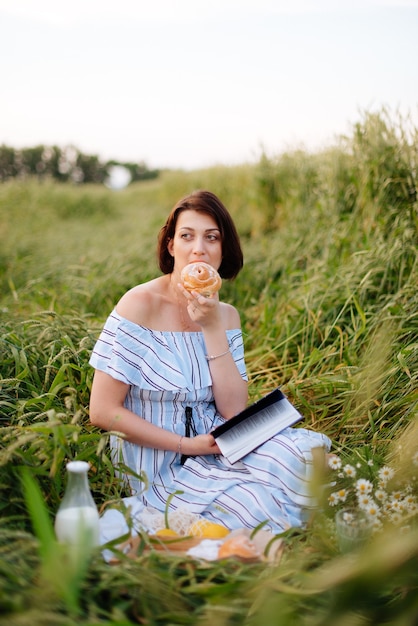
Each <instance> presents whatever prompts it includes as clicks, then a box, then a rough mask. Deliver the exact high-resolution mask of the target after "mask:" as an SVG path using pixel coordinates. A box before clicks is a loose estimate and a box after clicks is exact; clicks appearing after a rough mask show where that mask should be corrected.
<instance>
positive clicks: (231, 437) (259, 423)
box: [211, 388, 303, 463]
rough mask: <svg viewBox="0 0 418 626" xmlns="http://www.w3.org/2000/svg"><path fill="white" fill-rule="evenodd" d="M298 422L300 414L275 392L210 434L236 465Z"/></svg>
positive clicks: (278, 392)
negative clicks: (271, 438)
mask: <svg viewBox="0 0 418 626" xmlns="http://www.w3.org/2000/svg"><path fill="white" fill-rule="evenodd" d="M301 419H303V418H302V415H301V414H300V413H299V411H297V410H296V409H295V407H294V406H293V404H291V403H290V402H289V400H288V399H287V398H286V396H285V395H284V393H282V392H281V391H280V389H278V388H277V389H274V391H272V392H270V393H269V394H267V395H266V396H264V397H263V398H261V399H260V400H257V402H254V404H251V405H250V406H248V407H247V408H245V409H244V410H243V411H241V413H238V415H235V416H234V417H231V418H230V419H229V420H227V421H225V422H224V423H223V424H221V425H220V426H217V427H216V428H215V429H214V430H212V432H211V434H212V435H213V436H214V437H215V439H216V443H217V444H218V446H219V448H220V450H221V452H222V454H223V455H224V456H225V457H226V458H227V459H228V461H229V462H230V463H236V462H237V461H238V460H239V459H242V457H243V456H245V455H246V454H248V453H249V452H252V451H253V450H255V448H258V446H260V445H261V444H262V443H264V442H265V441H267V440H268V439H270V437H273V435H277V434H278V433H279V432H281V431H282V430H284V429H285V428H287V426H291V425H292V424H295V423H296V422H299V421H300V420H301Z"/></svg>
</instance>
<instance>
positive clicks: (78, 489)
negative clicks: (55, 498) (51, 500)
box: [55, 461, 99, 548]
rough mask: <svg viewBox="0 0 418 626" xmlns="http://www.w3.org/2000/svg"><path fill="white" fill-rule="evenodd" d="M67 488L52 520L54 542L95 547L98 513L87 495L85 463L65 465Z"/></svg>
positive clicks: (87, 464) (91, 497)
mask: <svg viewBox="0 0 418 626" xmlns="http://www.w3.org/2000/svg"><path fill="white" fill-rule="evenodd" d="M66 467H67V486H66V489H65V492H64V497H63V499H62V501H61V504H60V506H59V508H58V511H57V515H56V517H55V534H56V536H57V539H58V541H60V542H62V543H67V544H73V545H83V546H85V547H86V548H87V547H91V546H97V545H98V544H99V513H98V511H97V507H96V504H95V502H94V500H93V496H92V495H91V491H90V487H89V483H88V478H87V472H88V470H89V467H90V465H89V463H86V462H85V461H71V462H70V463H67V466H66Z"/></svg>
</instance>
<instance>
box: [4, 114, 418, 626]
mask: <svg viewBox="0 0 418 626" xmlns="http://www.w3.org/2000/svg"><path fill="white" fill-rule="evenodd" d="M417 146H418V142H417V132H416V129H415V128H413V127H411V125H410V123H409V120H405V119H401V118H399V117H397V116H391V115H389V114H388V112H387V111H382V112H381V113H379V114H365V115H364V117H363V119H362V120H361V121H360V122H358V123H357V124H355V125H354V126H353V129H352V134H351V136H348V137H343V138H341V140H340V142H339V143H337V144H336V145H335V146H333V147H331V148H328V149H326V150H324V151H322V152H318V153H315V154H309V153H307V152H303V151H295V152H289V153H286V154H282V155H277V156H269V155H266V154H263V155H261V157H260V160H259V162H258V163H257V164H256V165H242V166H240V167H230V168H227V167H216V168H211V169H208V170H202V171H194V172H182V171H179V172H164V173H163V174H162V175H161V177H160V179H159V180H153V181H147V182H143V183H136V184H134V185H131V186H129V187H128V188H126V189H125V190H122V191H118V192H112V191H111V190H108V189H105V188H101V187H95V186H84V187H83V188H82V189H81V188H78V187H72V186H69V185H58V184H53V183H48V182H44V183H42V184H39V183H37V182H35V181H33V182H25V183H22V182H19V181H15V182H8V183H5V184H3V185H2V186H0V355H1V356H0V359H1V360H0V425H1V431H0V515H1V518H2V524H1V529H0V572H1V576H0V614H1V613H3V614H4V620H5V621H3V618H2V617H0V624H1V623H5V624H6V623H7V624H21V625H22V626H23V624H29V623H30V624H36V623H41V622H42V623H43V624H54V625H55V624H73V623H85V624H98V623H112V624H127V623H149V624H180V623H181V624H202V625H203V624H209V623H213V621H214V620H215V619H216V621H217V623H218V624H221V625H222V624H224V625H225V626H226V625H228V626H229V625H231V626H232V625H233V624H248V625H249V626H251V625H252V624H256V623H262V622H263V621H264V622H265V623H269V624H275V623H280V624H282V623H289V624H290V623H298V624H307V625H308V624H312V625H313V624H324V625H325V624H332V623H337V622H338V623H345V624H367V623H370V624H374V623H385V620H386V621H387V622H388V623H391V624H396V626H404V625H407V624H413V623H414V621H413V620H414V619H415V618H416V616H417V614H418V607H417V603H416V600H414V597H416V595H417V594H416V591H417V584H418V581H417V578H416V567H415V569H414V566H413V563H414V559H416V556H417V555H416V545H417V541H416V540H417V537H416V529H415V530H413V532H412V534H411V535H407V537H406V538H401V537H400V536H397V535H395V536H393V535H391V536H389V537H387V538H386V540H385V541H381V542H377V543H376V544H375V543H374V542H373V543H372V545H371V546H370V552H369V553H368V554H367V555H364V557H363V556H362V555H359V557H358V558H357V559H355V561H354V563H353V562H352V560H351V561H350V560H349V559H343V558H342V557H338V555H337V551H336V546H335V540H334V538H333V535H332V532H331V533H330V532H329V527H326V529H325V531H324V528H323V526H322V522H321V521H320V520H319V519H318V520H316V521H315V520H314V521H313V523H312V525H311V526H310V527H309V528H308V529H307V530H306V531H303V532H296V533H289V534H288V535H286V536H285V538H284V539H285V542H286V546H287V547H286V550H285V558H284V560H283V561H282V563H281V565H280V567H279V568H277V570H276V569H275V568H268V569H266V568H265V567H263V566H261V567H260V566H258V565H256V566H243V565H242V564H237V563H220V564H219V563H216V564H213V565H211V566H207V565H205V566H204V567H202V566H200V565H199V564H196V563H192V562H190V561H188V560H184V559H172V558H171V559H167V558H164V557H163V556H161V555H155V554H151V555H149V554H147V553H143V554H140V555H139V556H138V558H137V559H136V560H135V561H131V560H129V559H126V558H123V557H122V563H121V564H120V565H119V566H117V567H110V566H108V565H107V564H105V563H103V561H102V559H101V557H100V554H97V555H96V556H95V557H94V558H93V559H92V561H91V562H90V565H89V567H88V569H83V567H84V566H83V567H81V566H80V567H81V569H80V572H79V574H80V575H79V576H78V577H77V575H76V574H77V572H75V573H74V578H73V579H72V580H73V583H71V581H70V582H69V585H70V586H71V585H72V586H73V587H74V588H73V589H72V591H73V592H74V594H75V595H74V594H73V595H71V590H70V592H69V594H70V595H68V596H65V594H64V595H63V593H62V590H61V591H59V589H58V592H57V590H55V592H52V591H51V593H49V592H47V591H45V590H43V593H42V594H41V593H40V585H41V586H42V582H41V581H42V580H44V579H43V578H42V576H41V575H40V573H41V572H45V568H46V570H48V568H49V569H51V568H52V570H53V569H54V568H56V567H57V564H56V563H55V564H52V565H51V564H49V565H45V551H42V546H43V548H44V549H45V543H46V544H48V542H49V543H51V542H52V544H51V545H52V547H54V544H53V539H52V538H51V537H50V538H48V536H45V535H44V536H41V537H39V535H37V534H36V529H37V528H38V531H39V523H38V524H37V522H36V520H37V519H43V517H42V516H43V515H44V514H45V513H46V515H47V516H48V517H49V518H50V519H53V517H54V515H55V512H56V510H57V507H58V505H59V502H60V499H61V497H62V494H63V489H64V479H65V463H66V461H67V460H69V459H76V458H77V459H84V460H88V461H89V462H90V463H91V473H90V482H91V487H92V491H93V494H94V497H95V499H96V502H97V503H98V506H99V508H101V509H103V507H106V506H109V505H111V503H113V502H117V501H118V500H119V499H120V497H121V496H123V495H124V494H125V491H124V485H123V484H121V483H120V481H119V479H118V477H117V476H116V475H115V472H114V469H113V467H112V465H111V463H110V460H109V457H108V453H107V442H108V435H107V434H106V433H102V432H100V431H98V430H97V429H95V428H93V427H92V426H90V424H89V422H88V402H89V392H90V386H91V379H92V370H91V368H90V367H89V365H88V359H89V355H90V352H91V349H92V347H93V345H94V341H95V338H96V337H97V335H98V333H99V330H100V328H101V326H102V324H103V322H104V319H105V318H106V316H107V315H108V313H109V312H110V310H111V309H112V307H113V306H114V304H115V303H116V302H117V300H118V298H119V297H120V296H121V295H122V294H123V293H124V292H125V291H126V290H127V289H128V288H130V287H131V286H133V285H134V284H137V283H139V282H141V281H144V280H147V279H149V278H151V277H153V276H155V275H156V274H157V264H156V258H155V247H156V236H157V232H158V229H159V228H160V226H161V225H162V223H163V222H164V220H165V217H166V215H167V213H168V211H169V210H170V208H171V206H172V205H173V204H174V202H175V201H176V200H177V199H178V198H179V197H181V196H182V195H184V194H186V193H188V192H189V191H191V190H192V189H194V188H203V187H204V188H209V189H211V190H212V191H214V192H215V193H217V194H219V196H220V197H221V198H222V199H223V200H224V202H225V204H226V205H227V206H228V207H229V209H230V210H231V213H232V214H233V216H234V218H235V220H236V223H237V226H238V230H239V232H240V234H241V237H242V242H243V247H244V253H245V261H246V262H245V267H244V269H243V271H242V272H241V274H240V275H239V276H238V278H237V279H236V280H235V281H234V282H233V283H225V284H224V285H223V297H224V298H225V299H226V300H228V301H230V302H232V303H233V304H234V305H236V306H237V308H238V309H239V311H240V313H241V317H242V325H243V331H244V339H245V346H246V354H247V367H248V373H249V378H250V395H251V397H252V398H253V399H256V398H257V397H259V396H260V395H261V394H262V393H265V392H267V391H269V390H270V389H271V388H272V387H274V386H276V385H280V386H282V387H283V389H284V390H285V392H286V393H287V394H288V395H289V397H290V398H291V399H292V400H293V401H294V403H295V404H296V405H297V406H298V408H300V410H301V411H302V413H303V414H304V416H305V424H306V425H307V426H309V427H311V428H313V429H316V430H320V431H323V432H326V434H328V435H329V436H330V437H331V438H332V440H333V442H334V449H335V450H338V449H340V450H342V451H343V452H346V453H347V454H352V453H355V452H356V451H360V450H367V454H368V455H370V456H371V457H372V458H376V459H380V460H381V459H384V458H385V457H386V456H387V455H388V454H389V453H390V451H391V450H392V448H391V446H392V444H393V442H396V441H398V438H399V437H401V436H402V434H403V433H404V432H410V433H412V435H409V439H411V437H412V441H413V445H414V446H415V449H416V448H417V447H418V442H416V441H415V439H416V430H415V431H414V430H411V431H407V430H406V429H407V428H408V427H410V425H411V424H413V423H414V420H416V419H417V417H416V413H417V401H418V394H417V354H418V350H417V347H418V339H417V338H418V333H417V331H418V322H417V284H418V271H417V250H418V214H417V207H418V205H417V195H416V194H417V178H416V177H417V172H416V163H417V156H418V155H417ZM404 449H405V446H404ZM392 457H393V455H392ZM395 457H396V455H395ZM22 470H26V474H24V475H29V476H30V478H32V479H33V480H35V482H36V485H37V487H39V489H40V493H41V494H42V500H41V502H42V504H41V503H40V501H39V500H35V502H34V501H32V504H31V503H30V502H29V501H28V484H29V483H28V482H26V483H25V482H22ZM30 478H29V479H28V480H29V482H30ZM25 484H26V492H25V489H24V485H25ZM57 572H58V570H57ZM341 572H345V574H344V575H342V574H341ZM50 574H51V572H50ZM42 575H44V574H42ZM52 575H54V574H52ZM56 575H57V576H58V574H56ZM361 591H362V592H363V595H364V602H363V598H361V601H360V600H359V594H360V592H361ZM77 594H78V595H77ZM414 594H415V595H414ZM277 616H279V617H277ZM386 617H387V619H386ZM286 620H287V621H286ZM376 620H377V621H376Z"/></svg>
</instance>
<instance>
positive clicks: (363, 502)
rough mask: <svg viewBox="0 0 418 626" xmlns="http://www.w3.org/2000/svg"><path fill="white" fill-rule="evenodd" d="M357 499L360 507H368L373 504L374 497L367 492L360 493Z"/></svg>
mask: <svg viewBox="0 0 418 626" xmlns="http://www.w3.org/2000/svg"><path fill="white" fill-rule="evenodd" d="M357 501H358V505H359V507H360V509H363V510H365V509H367V508H368V507H369V506H370V505H371V504H373V498H371V497H370V496H369V495H368V494H367V493H363V494H358V495H357Z"/></svg>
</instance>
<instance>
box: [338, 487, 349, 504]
mask: <svg viewBox="0 0 418 626" xmlns="http://www.w3.org/2000/svg"><path fill="white" fill-rule="evenodd" d="M336 494H337V497H338V500H339V502H345V501H346V499H347V495H348V491H347V489H339V491H337V492H336Z"/></svg>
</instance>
